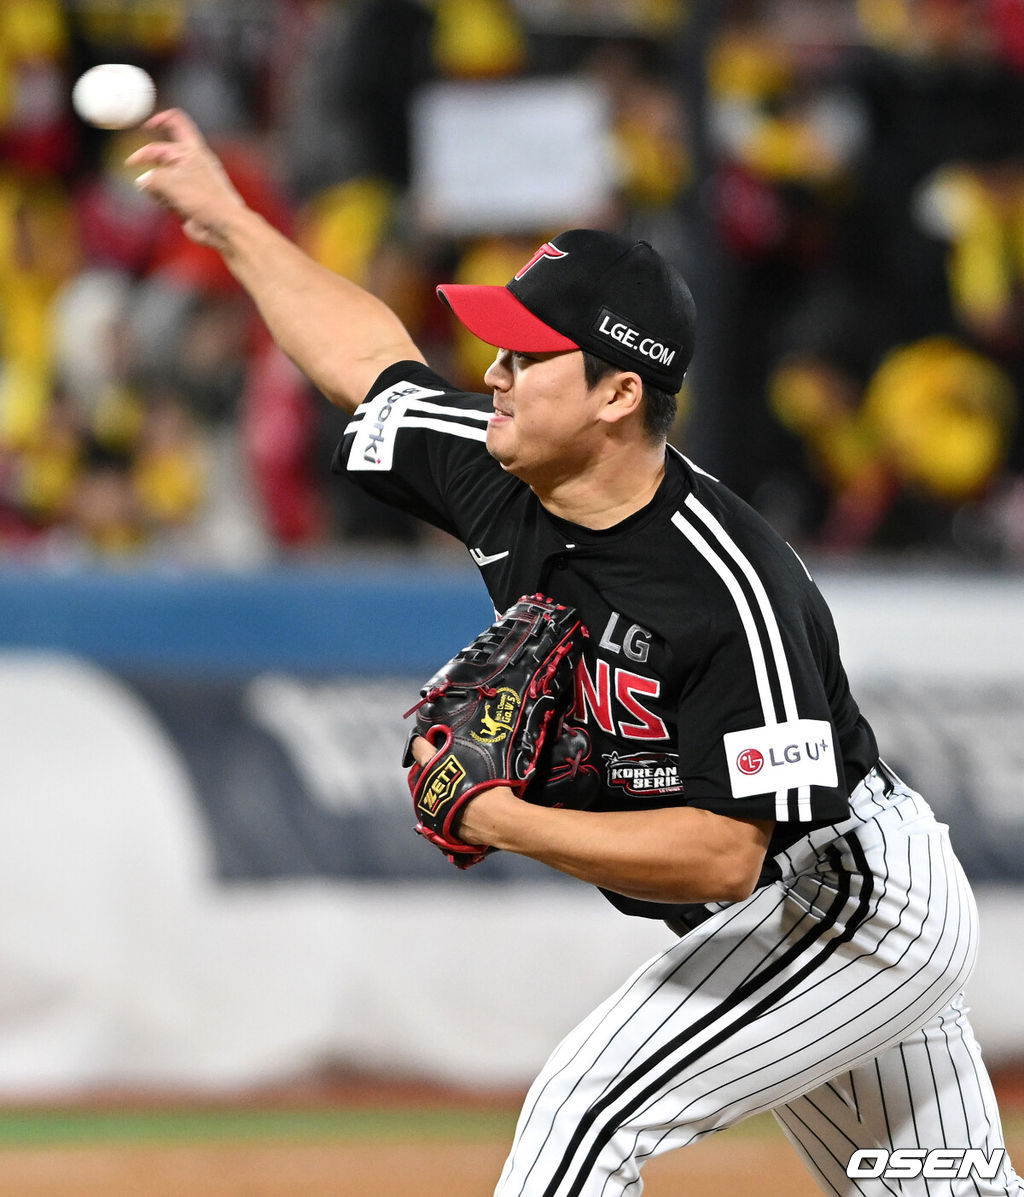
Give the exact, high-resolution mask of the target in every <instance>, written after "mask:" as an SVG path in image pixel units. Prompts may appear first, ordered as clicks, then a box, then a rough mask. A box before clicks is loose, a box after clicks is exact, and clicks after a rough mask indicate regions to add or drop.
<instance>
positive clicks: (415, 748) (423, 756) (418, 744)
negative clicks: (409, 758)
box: [410, 736, 437, 765]
mask: <svg viewBox="0 0 1024 1197" xmlns="http://www.w3.org/2000/svg"><path fill="white" fill-rule="evenodd" d="M410 751H411V752H412V755H413V757H414V758H415V760H416V763H417V764H418V765H425V764H426V763H427V761H429V760H431V759H432V758H433V756H434V754H435V753H436V752H437V749H436V748H435V747H434V746H433V745H432V744H430V743H429V742H428V741H427V740H425V739H424V738H423V737H422V736H417V737H416V739H415V740H413V742H412V745H411V748H410Z"/></svg>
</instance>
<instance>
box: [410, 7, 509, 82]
mask: <svg viewBox="0 0 1024 1197" xmlns="http://www.w3.org/2000/svg"><path fill="white" fill-rule="evenodd" d="M432 51H433V58H434V61H435V63H436V64H437V66H438V68H439V69H440V71H441V73H442V74H444V75H447V76H449V77H451V78H453V79H480V78H496V77H499V76H502V75H514V74H516V73H517V72H518V71H520V70H521V69H522V68H523V66H525V64H526V35H525V34H524V32H523V27H522V24H521V23H520V20H519V18H518V16H517V15H516V13H515V10H514V9H513V8H512V5H511V4H509V3H507V0H438V3H437V8H436V11H435V19H434V32H433V38H432Z"/></svg>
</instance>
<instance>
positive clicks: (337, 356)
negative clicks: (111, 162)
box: [128, 108, 424, 412]
mask: <svg viewBox="0 0 1024 1197" xmlns="http://www.w3.org/2000/svg"><path fill="white" fill-rule="evenodd" d="M145 128H146V129H147V130H148V131H149V132H150V133H151V134H152V135H153V140H152V141H150V142H148V143H147V144H146V145H144V146H142V148H141V149H138V150H136V151H135V153H134V154H132V155H131V157H130V158H129V159H128V165H129V166H132V167H136V168H140V169H141V172H142V173H141V174H140V175H139V177H138V180H137V186H138V187H139V189H140V190H141V191H143V192H145V194H147V195H149V196H151V197H152V198H153V199H154V200H156V202H157V203H160V204H163V205H164V206H165V207H167V208H169V209H171V210H172V211H173V212H175V213H176V214H177V215H178V216H179V217H180V218H181V220H182V222H183V226H184V229H185V232H186V233H187V234H188V236H189V237H191V239H192V240H193V241H196V242H198V243H199V244H200V245H208V246H210V247H211V248H213V249H215V250H217V251H218V252H219V253H220V254H221V256H222V257H223V259H224V261H225V263H226V264H227V266H228V268H229V269H230V270H231V272H232V274H233V275H234V276H235V278H237V279H238V281H239V283H241V285H242V286H243V287H244V288H245V290H246V291H248V293H249V294H250V295H251V296H252V298H253V300H254V302H255V303H256V306H257V308H258V309H259V311H260V314H261V315H262V317H263V319H264V321H265V322H266V324H267V327H268V328H269V329H270V332H271V334H272V336H273V337H274V339H275V340H276V341H277V343H278V344H279V345H280V347H281V348H282V349H283V350H284V352H285V353H286V354H287V355H288V356H289V357H290V358H291V359H292V361H294V362H295V364H296V365H297V366H298V367H299V369H300V370H301V371H302V372H303V373H304V374H305V375H306V376H307V377H308V378H309V379H310V380H311V381H312V382H313V383H314V385H316V386H317V387H318V388H319V389H320V390H321V391H323V393H324V394H325V395H326V396H327V398H328V399H330V401H331V402H332V403H335V404H337V406H338V407H341V408H343V409H344V410H346V411H350V412H351V411H354V410H355V408H356V407H357V406H358V405H359V403H360V402H361V401H362V400H363V398H364V396H365V395H366V393H367V391H368V390H369V389H370V386H371V385H372V384H373V382H374V380H375V379H376V377H377V375H378V374H379V373H380V372H381V370H383V369H384V368H385V367H386V366H389V365H391V364H392V362H397V361H403V360H405V359H412V360H413V361H423V360H424V359H423V355H422V354H421V353H420V351H419V349H418V348H417V347H416V345H415V343H414V342H413V341H412V339H411V338H410V336H409V334H408V332H407V331H406V329H405V326H404V325H403V324H402V322H401V321H400V320H399V318H398V317H397V316H396V315H395V313H394V312H393V311H392V310H391V309H390V308H389V307H388V306H387V305H386V304H384V303H382V302H381V300H379V299H377V298H376V296H374V295H371V294H370V293H369V292H368V291H365V290H364V289H363V288H362V287H360V286H358V285H357V284H356V283H353V282H351V281H350V280H349V279H346V278H343V277H341V276H340V275H337V274H334V273H333V272H332V271H330V270H327V269H326V268H325V267H323V266H321V265H320V264H319V263H317V262H315V261H313V259H312V258H310V257H309V256H308V255H306V254H305V253H303V251H302V250H301V249H299V247H298V246H297V245H295V243H294V242H292V241H290V240H289V239H288V238H287V237H285V236H284V235H283V234H282V233H280V232H278V230H276V229H275V228H273V227H272V226H271V225H270V224H268V223H267V221H265V220H264V219H263V217H262V216H260V215H259V214H258V213H256V212H254V211H253V210H252V209H251V208H249V207H248V206H247V205H246V204H245V202H244V201H243V200H242V197H241V196H240V195H239V194H238V192H237V191H236V190H235V188H234V187H233V186H232V184H231V181H230V179H229V178H228V176H227V173H226V172H225V170H224V168H223V166H222V165H221V162H220V160H219V159H218V158H217V156H216V154H214V152H213V151H212V150H211V149H210V147H209V146H208V145H207V143H206V140H205V139H204V137H203V136H202V134H201V133H200V132H199V130H198V129H197V128H196V126H195V124H194V123H193V121H192V120H191V118H190V117H188V116H187V115H186V114H185V113H184V112H182V111H180V110H179V109H176V108H171V109H168V110H167V111H165V112H160V113H157V115H156V116H154V117H152V118H151V119H150V120H148V121H147V122H146V125H145Z"/></svg>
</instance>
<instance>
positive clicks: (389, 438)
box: [342, 382, 490, 472]
mask: <svg viewBox="0 0 1024 1197" xmlns="http://www.w3.org/2000/svg"><path fill="white" fill-rule="evenodd" d="M443 394H444V392H443V391H439V390H430V389H428V388H426V387H421V386H417V385H415V384H414V383H408V382H399V383H396V384H395V385H394V386H390V387H388V388H387V389H386V390H384V391H381V393H380V394H379V395H374V397H373V398H372V399H367V400H366V401H365V402H364V403H362V404H360V406H359V407H358V408H357V410H356V413H355V415H354V416H353V418H352V419H351V420H350V421H349V423H348V425H347V426H346V427H345V430H344V432H343V434H342V435H343V436H349V435H351V436H352V438H353V439H352V447H351V449H350V450H349V456H348V464H347V468H348V469H349V471H358V470H380V471H383V472H387V471H388V470H390V469H391V466H392V462H393V460H394V452H395V438H396V437H397V435H398V433H399V432H400V431H402V430H404V429H409V428H427V429H430V430H431V431H432V432H440V433H443V434H445V435H448V436H457V437H463V438H465V439H467V440H475V441H484V440H486V439H487V430H486V428H481V427H480V426H479V424H480V422H481V421H484V422H486V421H487V420H488V419H489V417H490V413H489V412H481V411H472V410H469V411H467V410H466V409H465V408H462V407H454V406H452V407H448V406H445V405H444V404H443V403H427V402H426V400H427V399H428V398H435V397H437V396H439V395H443ZM410 410H414V411H416V412H423V411H428V412H435V413H437V415H439V416H440V415H444V416H448V417H450V418H449V419H436V418H433V417H432V416H430V415H411V414H410Z"/></svg>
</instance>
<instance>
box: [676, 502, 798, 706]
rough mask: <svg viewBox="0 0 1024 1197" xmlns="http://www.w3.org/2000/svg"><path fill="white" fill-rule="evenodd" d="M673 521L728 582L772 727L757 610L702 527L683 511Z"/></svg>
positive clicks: (773, 704)
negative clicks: (755, 616)
mask: <svg viewBox="0 0 1024 1197" xmlns="http://www.w3.org/2000/svg"><path fill="white" fill-rule="evenodd" d="M672 523H673V524H675V526H676V527H677V528H678V529H679V531H680V532H682V534H683V535H684V536H685V537H686V539H687V540H688V541H689V542H690V544H692V545H693V547H694V548H695V549H696V550H697V552H698V553H700V555H701V556H702V557H703V558H704V560H705V561H707V563H708V564H709V565H710V566H711V568H712V569H713V570H714V571H715V573H716V574H718V576H719V577H720V578H721V579H722V582H723V583H724V584H725V588H726V590H728V591H729V593H730V595H732V601H733V602H734V603H735V604H736V610H737V612H738V614H739V617H740V623H741V624H742V625H743V630H744V631H745V632H746V634H747V644H748V646H749V648H750V658H751V661H752V663H753V666H754V678H755V680H756V682H757V696H758V698H759V699H760V702H761V713H762V715H763V717H764V722H765V726H766V727H770V726H772V725H774V724H776V723H778V722H779V720H778V717H777V716H776V714H775V703H774V701H773V699H772V690H771V684H770V682H769V680H768V662H767V660H766V659H765V655H764V649H763V648H762V646H761V637H760V636H759V635H758V634H757V626H756V625H755V623H754V613H753V611H752V610H751V609H750V603H749V602H748V601H747V596H746V595H745V594H744V593H743V590H742V589H741V587H740V584H739V582H738V581H737V580H736V578H735V576H734V574H733V572H732V570H731V569H729V567H728V565H727V564H726V563H725V562H724V561H723V560H722V558H721V555H720V554H718V553H716V552H715V550H714V548H713V547H712V545H710V544H709V543H708V542H707V540H705V538H704V537H703V536H701V534H700V531H699V530H698V529H697V528H695V527H694V526H693V525H692V524H691V523H690V522H689V521H688V520H687V519H686V517H685V516H684V515H683V513H682V512H681V511H677V512H676V513H675V515H674V516H673V517H672Z"/></svg>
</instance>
